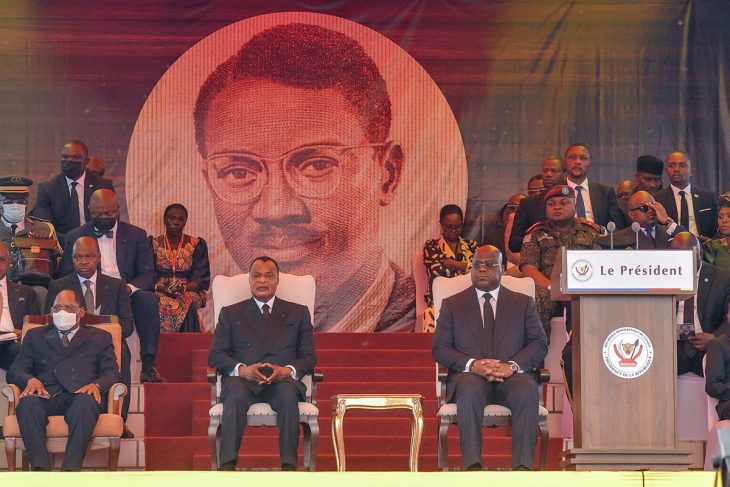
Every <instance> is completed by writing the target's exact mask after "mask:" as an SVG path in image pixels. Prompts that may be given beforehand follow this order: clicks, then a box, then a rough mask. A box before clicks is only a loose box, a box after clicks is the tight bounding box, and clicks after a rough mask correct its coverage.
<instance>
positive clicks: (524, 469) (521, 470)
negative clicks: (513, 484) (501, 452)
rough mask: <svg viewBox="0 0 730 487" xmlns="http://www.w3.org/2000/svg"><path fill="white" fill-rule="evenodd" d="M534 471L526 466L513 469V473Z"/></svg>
mask: <svg viewBox="0 0 730 487" xmlns="http://www.w3.org/2000/svg"><path fill="white" fill-rule="evenodd" d="M530 470H532V469H531V468H529V467H525V466H524V465H517V466H516V467H512V471H513V472H529V471H530Z"/></svg>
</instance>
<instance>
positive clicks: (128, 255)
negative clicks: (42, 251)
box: [59, 189, 164, 382]
mask: <svg viewBox="0 0 730 487" xmlns="http://www.w3.org/2000/svg"><path fill="white" fill-rule="evenodd" d="M89 208H90V210H91V220H90V221H89V222H88V223H86V224H84V225H82V226H81V227H78V228H76V229H74V230H73V231H71V232H69V233H68V234H67V235H66V244H65V247H64V256H63V258H62V259H61V268H60V271H59V275H61V276H65V275H68V274H70V273H72V272H74V264H73V260H72V255H73V246H74V243H75V242H76V240H77V239H78V238H79V237H83V236H86V237H92V238H94V239H96V240H97V241H98V244H99V249H100V251H101V262H100V270H101V273H102V274H105V275H107V276H111V277H115V278H117V279H122V280H123V281H124V282H125V283H127V288H128V289H129V292H130V294H131V299H132V312H133V314H134V324H135V326H136V327H137V334H138V335H139V343H140V350H139V353H140V356H141V359H142V372H141V373H140V376H139V380H140V382H162V381H164V379H163V378H162V377H161V376H160V373H159V372H158V371H157V368H156V367H155V360H156V356H157V343H158V342H159V339H160V313H159V308H158V298H157V296H156V295H155V293H154V292H153V291H152V290H153V289H154V286H155V279H156V273H155V267H154V261H153V257H152V246H151V245H150V243H149V238H148V237H147V233H146V232H145V231H144V230H142V229H141V228H139V227H135V226H134V225H130V224H129V223H125V222H121V221H118V220H117V219H118V217H119V202H118V201H117V195H116V194H114V192H113V191H111V190H109V189H100V190H98V191H96V192H94V194H93V195H92V196H91V200H90V202H89Z"/></svg>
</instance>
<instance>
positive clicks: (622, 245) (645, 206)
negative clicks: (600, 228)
mask: <svg viewBox="0 0 730 487" xmlns="http://www.w3.org/2000/svg"><path fill="white" fill-rule="evenodd" d="M627 215H628V218H629V222H628V223H629V224H631V223H634V222H636V223H638V224H639V227H640V228H639V232H638V234H639V248H640V249H641V250H647V249H668V248H670V244H669V241H670V240H671V238H672V236H673V235H675V234H677V233H679V232H685V231H687V229H686V228H684V227H682V226H681V225H677V223H676V222H675V221H674V220H672V219H671V218H669V217H668V216H667V211H666V210H665V209H664V207H663V206H662V204H661V203H659V202H657V201H655V200H654V197H653V196H652V195H651V194H649V193H647V192H646V191H638V192H636V193H634V194H633V195H631V198H629V201H628V210H627ZM596 243H597V244H598V245H600V246H601V247H603V248H604V249H608V248H611V236H610V235H605V236H603V237H598V238H597V239H596ZM613 248H614V249H634V248H636V233H634V230H633V229H632V228H631V227H627V228H624V229H622V230H619V231H618V232H615V233H614V234H613Z"/></svg>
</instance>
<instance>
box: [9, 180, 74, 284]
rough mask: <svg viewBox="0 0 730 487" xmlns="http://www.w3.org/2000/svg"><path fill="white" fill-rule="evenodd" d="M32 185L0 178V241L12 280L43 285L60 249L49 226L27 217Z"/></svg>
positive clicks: (56, 262) (28, 181)
mask: <svg viewBox="0 0 730 487" xmlns="http://www.w3.org/2000/svg"><path fill="white" fill-rule="evenodd" d="M32 185H33V180H32V179H28V178H25V177H22V176H7V177H4V178H0V203H1V204H2V207H1V208H2V209H0V215H1V216H0V241H2V243H3V244H5V246H6V247H7V248H8V251H9V252H10V259H11V266H10V269H9V270H8V278H9V279H10V280H11V281H14V282H22V283H23V284H27V285H31V286H38V285H40V286H46V285H48V282H49V281H50V280H51V276H52V275H53V273H54V272H55V271H56V269H57V268H58V261H59V259H60V257H61V252H62V249H61V245H60V244H59V243H58V239H57V238H56V231H55V229H54V228H53V225H52V224H51V223H49V222H47V221H43V220H40V219H38V218H34V217H29V216H26V209H27V207H28V197H29V195H30V190H29V187H30V186H32ZM42 297H45V293H43V294H42Z"/></svg>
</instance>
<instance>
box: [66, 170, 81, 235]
mask: <svg viewBox="0 0 730 487" xmlns="http://www.w3.org/2000/svg"><path fill="white" fill-rule="evenodd" d="M78 185H79V183H77V182H76V181H73V182H72V183H71V203H70V207H69V209H68V214H69V218H70V221H69V223H70V224H71V228H76V227H78V226H81V216H80V215H79V193H78V192H77V191H76V186H78Z"/></svg>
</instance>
